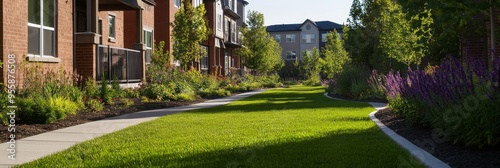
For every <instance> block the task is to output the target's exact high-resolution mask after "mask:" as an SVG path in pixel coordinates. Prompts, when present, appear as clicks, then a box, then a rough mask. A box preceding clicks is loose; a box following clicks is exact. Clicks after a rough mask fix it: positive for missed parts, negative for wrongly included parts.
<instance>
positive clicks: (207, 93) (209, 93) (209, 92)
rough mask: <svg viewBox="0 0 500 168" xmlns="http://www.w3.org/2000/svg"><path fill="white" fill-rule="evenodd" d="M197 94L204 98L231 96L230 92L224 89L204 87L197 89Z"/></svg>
mask: <svg viewBox="0 0 500 168" xmlns="http://www.w3.org/2000/svg"><path fill="white" fill-rule="evenodd" d="M198 94H199V95H200V96H201V97H205V98H212V97H226V96H231V92H230V91H227V90H226V89H205V90H201V91H199V92H198Z"/></svg>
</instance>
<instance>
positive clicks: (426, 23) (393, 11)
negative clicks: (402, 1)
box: [376, 0, 433, 66]
mask: <svg viewBox="0 0 500 168" xmlns="http://www.w3.org/2000/svg"><path fill="white" fill-rule="evenodd" d="M381 3H382V4H381V6H380V16H379V17H377V18H376V19H377V20H376V22H378V26H380V27H379V29H380V35H379V41H380V48H381V49H382V51H383V52H384V54H387V55H388V56H389V57H390V58H393V59H395V60H397V61H399V62H401V63H404V64H406V65H407V66H410V65H412V64H415V65H417V66H418V65H419V64H420V62H421V61H422V58H423V57H424V56H426V54H428V50H429V43H430V38H431V37H432V31H431V28H430V26H431V25H432V24H433V20H432V16H431V12H430V10H428V9H424V11H423V12H422V13H420V14H419V15H415V16H412V17H411V19H410V20H408V19H407V18H408V16H407V15H406V14H405V13H403V11H402V7H401V5H399V4H398V3H397V2H394V1H393V0H385V1H382V2H381ZM414 25H419V26H414Z"/></svg>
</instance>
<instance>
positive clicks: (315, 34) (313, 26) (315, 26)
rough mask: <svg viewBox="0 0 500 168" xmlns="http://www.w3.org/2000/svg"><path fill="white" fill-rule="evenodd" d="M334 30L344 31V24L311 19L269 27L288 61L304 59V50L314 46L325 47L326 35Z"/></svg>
mask: <svg viewBox="0 0 500 168" xmlns="http://www.w3.org/2000/svg"><path fill="white" fill-rule="evenodd" d="M333 30H337V32H339V33H342V25H340V24H337V23H334V22H330V21H319V22H314V21H311V20H309V19H307V20H306V21H304V23H301V24H281V25H271V26H268V27H267V32H268V33H269V34H270V35H271V36H272V37H274V39H275V40H276V41H277V42H278V43H279V44H280V46H281V48H282V49H283V50H282V52H281V57H282V58H283V59H284V60H286V61H295V59H299V60H302V56H303V52H304V51H309V50H312V49H313V48H314V47H316V48H318V49H321V48H323V47H325V43H326V35H327V33H329V32H332V31H333Z"/></svg>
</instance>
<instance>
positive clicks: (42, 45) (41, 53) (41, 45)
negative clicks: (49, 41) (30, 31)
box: [27, 0, 57, 58]
mask: <svg viewBox="0 0 500 168" xmlns="http://www.w3.org/2000/svg"><path fill="white" fill-rule="evenodd" d="M53 3H54V4H53V5H54V10H53V12H54V16H53V17H54V27H50V26H44V25H43V21H44V20H43V18H44V17H43V16H44V10H43V6H44V4H43V1H40V9H39V10H40V18H39V19H40V24H36V23H30V22H29V21H28V27H33V28H38V29H40V32H39V34H40V41H39V43H40V45H39V47H40V49H39V51H38V52H40V53H39V54H40V56H43V57H49V58H50V57H52V58H56V55H57V54H56V53H57V50H56V49H57V47H56V41H57V39H56V29H55V26H57V25H56V21H57V17H56V13H57V8H56V6H57V1H56V0H53ZM28 13H29V12H28ZM44 30H49V31H53V33H54V39H53V40H54V44H53V46H52V47H53V49H54V53H53V55H44V53H45V51H44V49H45V46H44V44H45V42H44V40H45V39H44V34H45V33H44V32H43V31H44ZM28 38H29V37H28ZM28 40H29V39H28ZM28 48H29V45H28ZM27 55H28V56H35V55H34V54H30V53H29V51H28V54H27Z"/></svg>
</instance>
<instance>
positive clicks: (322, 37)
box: [321, 33, 328, 43]
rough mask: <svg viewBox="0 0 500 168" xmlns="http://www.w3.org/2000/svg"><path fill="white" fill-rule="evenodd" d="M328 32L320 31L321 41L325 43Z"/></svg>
mask: <svg viewBox="0 0 500 168" xmlns="http://www.w3.org/2000/svg"><path fill="white" fill-rule="evenodd" d="M327 37H328V33H322V34H321V42H323V43H326V42H328V38H327Z"/></svg>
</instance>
